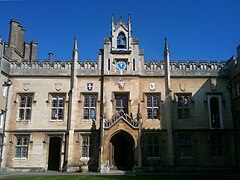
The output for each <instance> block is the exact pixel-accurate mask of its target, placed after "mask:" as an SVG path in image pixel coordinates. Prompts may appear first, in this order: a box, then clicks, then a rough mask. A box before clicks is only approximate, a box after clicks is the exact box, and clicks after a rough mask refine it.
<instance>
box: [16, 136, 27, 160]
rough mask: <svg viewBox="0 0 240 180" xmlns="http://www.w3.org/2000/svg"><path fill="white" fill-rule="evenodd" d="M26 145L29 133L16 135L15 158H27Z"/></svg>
mask: <svg viewBox="0 0 240 180" xmlns="http://www.w3.org/2000/svg"><path fill="white" fill-rule="evenodd" d="M28 146H29V135H18V136H16V144H15V158H16V159H27V158H28Z"/></svg>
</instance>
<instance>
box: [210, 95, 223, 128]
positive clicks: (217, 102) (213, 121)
mask: <svg viewBox="0 0 240 180" xmlns="http://www.w3.org/2000/svg"><path fill="white" fill-rule="evenodd" d="M208 109H209V120H210V127H211V128H222V117H221V96H220V95H209V96H208Z"/></svg>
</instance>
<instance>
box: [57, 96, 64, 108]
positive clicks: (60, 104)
mask: <svg viewBox="0 0 240 180" xmlns="http://www.w3.org/2000/svg"><path fill="white" fill-rule="evenodd" d="M63 104H64V101H63V97H59V98H58V107H63Z"/></svg>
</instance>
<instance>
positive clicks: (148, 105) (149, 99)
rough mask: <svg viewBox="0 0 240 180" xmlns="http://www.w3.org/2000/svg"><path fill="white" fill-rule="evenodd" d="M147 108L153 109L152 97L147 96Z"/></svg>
mask: <svg viewBox="0 0 240 180" xmlns="http://www.w3.org/2000/svg"><path fill="white" fill-rule="evenodd" d="M147 107H152V96H147Z"/></svg>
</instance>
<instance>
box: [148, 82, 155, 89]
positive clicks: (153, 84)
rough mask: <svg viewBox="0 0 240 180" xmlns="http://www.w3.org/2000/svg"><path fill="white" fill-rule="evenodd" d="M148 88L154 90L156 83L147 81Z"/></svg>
mask: <svg viewBox="0 0 240 180" xmlns="http://www.w3.org/2000/svg"><path fill="white" fill-rule="evenodd" d="M149 89H150V90H151V91H154V90H155V89H156V84H155V83H149Z"/></svg>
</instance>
